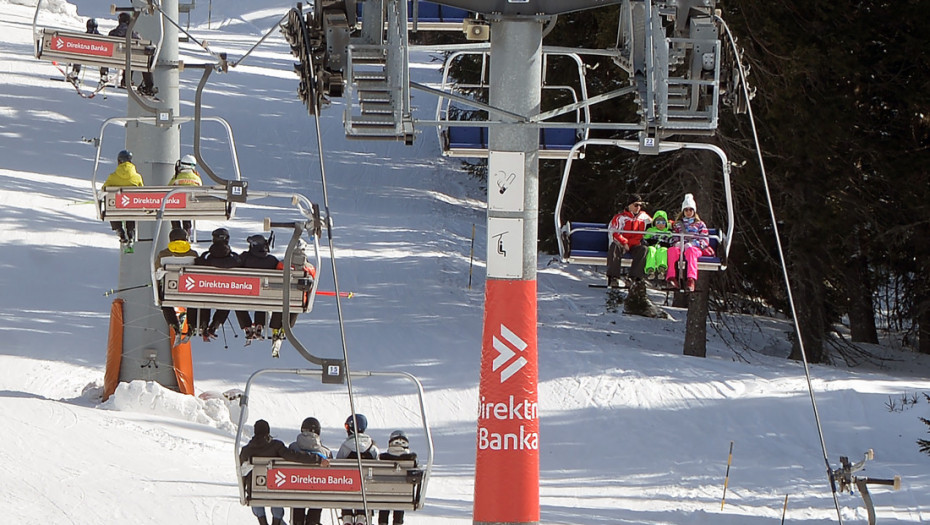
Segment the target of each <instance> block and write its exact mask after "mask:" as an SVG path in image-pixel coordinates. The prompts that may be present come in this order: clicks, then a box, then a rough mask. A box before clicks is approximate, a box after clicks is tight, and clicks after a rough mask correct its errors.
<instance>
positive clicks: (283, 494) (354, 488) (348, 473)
mask: <svg viewBox="0 0 930 525" xmlns="http://www.w3.org/2000/svg"><path fill="white" fill-rule="evenodd" d="M362 475H363V476H364V488H365V499H366V500H367V502H368V505H369V506H370V507H371V508H375V509H379V510H417V509H419V508H422V506H423V502H422V500H421V493H422V492H421V490H420V488H421V484H422V482H423V470H421V469H419V468H417V467H416V463H415V462H414V461H413V460H398V461H395V460H369V459H366V460H362ZM249 476H251V485H252V487H251V494H247V495H246V500H247V501H246V504H247V505H250V506H253V507H304V508H308V507H309V508H334V509H342V508H361V507H362V481H361V479H360V477H359V469H358V462H357V460H355V459H334V460H330V465H329V467H325V468H324V467H319V466H316V465H307V464H303V463H295V462H292V461H287V460H284V459H281V458H261V457H255V458H252V472H251V474H249Z"/></svg>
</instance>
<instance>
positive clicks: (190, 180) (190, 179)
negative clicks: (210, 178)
mask: <svg viewBox="0 0 930 525" xmlns="http://www.w3.org/2000/svg"><path fill="white" fill-rule="evenodd" d="M168 184H169V185H171V186H203V181H202V180H201V179H200V174H199V173H197V159H196V158H194V156H193V155H184V156H183V157H181V160H179V161H177V162H176V163H175V164H174V177H172V178H171V180H170V181H168ZM191 227H192V224H191V221H171V228H181V229H183V230H184V231H186V232H187V236H188V237H190V235H191Z"/></svg>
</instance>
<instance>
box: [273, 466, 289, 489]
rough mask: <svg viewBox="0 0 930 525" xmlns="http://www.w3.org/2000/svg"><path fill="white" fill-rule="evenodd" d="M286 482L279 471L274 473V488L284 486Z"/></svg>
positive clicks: (285, 478) (285, 477)
mask: <svg viewBox="0 0 930 525" xmlns="http://www.w3.org/2000/svg"><path fill="white" fill-rule="evenodd" d="M285 481H287V476H285V475H284V473H283V472H281V471H280V470H277V471H275V473H274V486H275V487H280V486H281V485H284V482H285Z"/></svg>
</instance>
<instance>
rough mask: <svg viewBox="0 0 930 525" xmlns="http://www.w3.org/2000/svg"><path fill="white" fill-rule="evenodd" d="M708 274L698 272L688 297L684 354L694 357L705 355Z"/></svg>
mask: <svg viewBox="0 0 930 525" xmlns="http://www.w3.org/2000/svg"><path fill="white" fill-rule="evenodd" d="M709 281H710V275H709V274H708V273H707V272H702V273H699V274H698V280H697V283H695V284H696V286H695V290H694V292H692V293H689V294H678V295H686V296H687V297H688V319H687V321H686V322H685V346H684V354H685V355H691V356H695V357H707V310H708V308H707V298H708V296H709V290H708V289H709Z"/></svg>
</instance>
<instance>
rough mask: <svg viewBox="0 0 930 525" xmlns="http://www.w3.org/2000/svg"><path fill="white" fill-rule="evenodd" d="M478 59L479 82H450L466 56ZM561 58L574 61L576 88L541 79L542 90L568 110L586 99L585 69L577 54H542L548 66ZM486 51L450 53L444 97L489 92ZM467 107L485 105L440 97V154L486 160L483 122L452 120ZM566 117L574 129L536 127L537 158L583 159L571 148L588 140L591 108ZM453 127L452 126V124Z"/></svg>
mask: <svg viewBox="0 0 930 525" xmlns="http://www.w3.org/2000/svg"><path fill="white" fill-rule="evenodd" d="M474 55H479V56H480V57H481V71H480V76H481V80H480V81H479V82H477V83H461V82H459V83H454V82H452V81H451V80H450V79H449V71H450V67H451V65H452V64H453V63H454V62H455V61H456V60H459V59H461V58H462V57H465V56H474ZM555 56H561V57H567V58H568V59H570V60H573V61H574V62H575V65H576V69H577V71H578V79H579V82H578V86H577V87H576V86H571V85H567V84H556V83H551V84H550V83H547V82H546V79H545V78H543V90H544V91H548V92H550V93H557V94H561V95H562V96H566V97H568V98H569V99H570V100H571V104H570V106H577V105H579V103H580V102H584V101H586V100H587V98H588V90H587V84H586V82H585V66H584V63H583V61H582V60H581V57H580V56H579V55H578V54H576V53H570V52H564V51H546V50H545V49H544V50H543V60H544V63H545V64H548V62H549V60H550V58H551V57H555ZM488 58H489V51H488V50H487V49H484V48H479V49H463V50H459V51H455V52H453V53H450V54H449V56H448V57H447V58H446V60H445V63H444V64H443V74H442V84H441V88H440V90H441V91H442V92H443V93H449V94H454V91H456V90H457V91H462V90H484V91H486V90H487V89H488V85H487V83H486V82H485V81H484V78H485V77H486V74H487V68H488ZM546 69H547V68H546V67H544V68H543V71H544V72H545V71H546ZM468 106H471V107H475V108H479V109H484V107H486V104H482V103H477V102H476V101H474V100H469V99H467V98H465V97H462V96H458V95H456V96H441V97H440V99H439V101H438V103H437V105H436V121H437V122H438V125H437V127H436V131H437V134H438V136H439V143H440V145H441V147H442V154H443V155H445V156H448V157H465V158H487V157H488V155H489V149H488V125H489V124H488V123H487V122H482V121H464V120H460V121H456V120H455V116H456V115H457V114H458V113H460V112H461V111H462V110H465V109H466V108H467V107H468ZM568 113H570V114H573V115H574V123H575V124H580V125H581V126H579V127H575V126H571V125H567V124H561V125H553V124H555V123H553V122H550V123H548V125H547V122H541V123H539V124H538V125H539V127H540V130H539V139H540V140H539V157H540V158H541V159H565V158H567V157H568V156H569V155H574V156H575V157H580V156H583V150H581V149H575V150H573V149H572V147H573V146H574V145H575V143H577V142H578V140H580V139H582V138H587V137H588V133H589V131H588V129H587V128H586V127H584V126H583V124H584V123H586V122H590V121H591V115H590V108H589V106H587V105H584V106H581V107H575V109H572V110H570V111H569V112H568ZM453 123H454V124H453Z"/></svg>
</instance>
